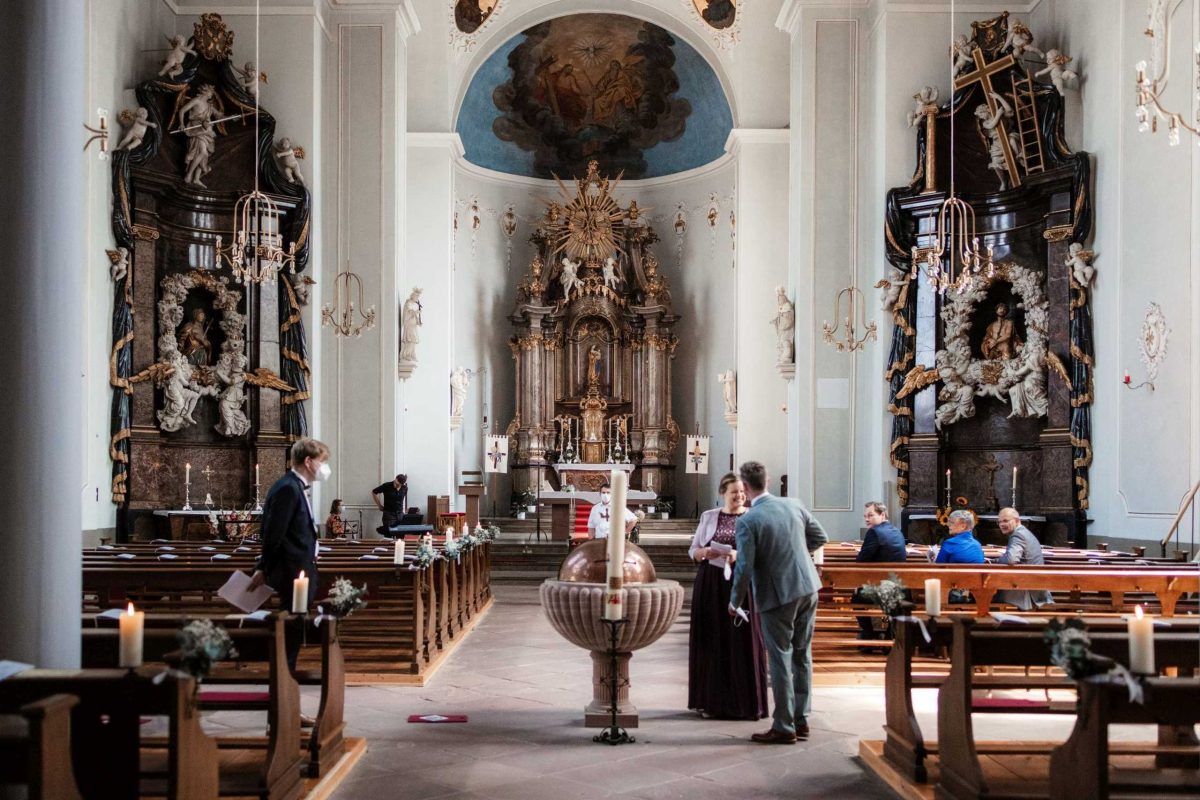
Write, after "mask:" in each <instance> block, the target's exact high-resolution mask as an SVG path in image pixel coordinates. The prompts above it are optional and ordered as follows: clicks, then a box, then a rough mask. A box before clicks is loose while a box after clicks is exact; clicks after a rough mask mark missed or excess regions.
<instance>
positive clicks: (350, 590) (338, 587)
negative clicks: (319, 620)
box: [317, 576, 367, 619]
mask: <svg viewBox="0 0 1200 800" xmlns="http://www.w3.org/2000/svg"><path fill="white" fill-rule="evenodd" d="M366 605H367V585H366V584H365V583H364V584H363V585H362V586H361V587H358V586H355V585H354V584H353V583H351V582H350V581H349V580H347V579H346V578H344V577H341V576H339V577H338V578H337V579H336V580H334V582H333V586H331V587H330V589H329V596H328V597H326V598H325V599H324V600H322V601H321V604H320V605H318V606H317V612H318V613H319V614H320V615H321V616H328V617H334V618H336V619H345V618H346V617H348V616H350V615H351V614H353V613H354V612H355V611H357V610H358V609H360V608H365V607H366Z"/></svg>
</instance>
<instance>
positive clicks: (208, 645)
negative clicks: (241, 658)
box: [162, 619, 238, 688]
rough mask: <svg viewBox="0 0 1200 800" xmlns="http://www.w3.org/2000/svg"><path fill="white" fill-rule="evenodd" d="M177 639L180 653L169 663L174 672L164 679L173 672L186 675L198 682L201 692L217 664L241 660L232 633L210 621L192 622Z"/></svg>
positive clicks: (164, 673)
mask: <svg viewBox="0 0 1200 800" xmlns="http://www.w3.org/2000/svg"><path fill="white" fill-rule="evenodd" d="M175 638H176V639H177V640H178V641H179V649H178V650H176V651H175V652H174V653H172V654H171V656H170V659H169V663H171V665H172V667H173V669H171V670H167V671H166V672H163V673H162V677H165V676H166V675H167V674H168V673H170V672H175V673H176V674H178V673H183V674H186V675H189V676H191V677H192V678H195V679H196V687H197V688H199V686H200V682H201V681H203V680H204V678H205V677H207V676H208V674H209V673H210V672H212V667H213V664H215V663H216V662H218V661H224V660H226V659H233V658H237V657H238V652H237V650H236V649H235V648H234V646H233V640H232V639H230V638H229V633H228V632H227V631H226V630H225V629H224V628H222V627H218V626H217V625H214V624H213V622H212V620H209V619H197V620H192V621H191V622H189V623H188V624H187V625H184V626H183V627H182V628H180V629H179V631H178V632H176V634H175Z"/></svg>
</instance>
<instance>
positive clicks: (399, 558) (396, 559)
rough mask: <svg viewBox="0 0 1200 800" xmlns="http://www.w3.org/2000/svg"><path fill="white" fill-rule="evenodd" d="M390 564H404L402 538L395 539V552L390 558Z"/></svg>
mask: <svg viewBox="0 0 1200 800" xmlns="http://www.w3.org/2000/svg"><path fill="white" fill-rule="evenodd" d="M392 563H395V564H403V563H404V539H402V538H399V537H397V538H396V552H395V554H394V555H393V556H392Z"/></svg>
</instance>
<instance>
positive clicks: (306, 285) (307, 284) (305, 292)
mask: <svg viewBox="0 0 1200 800" xmlns="http://www.w3.org/2000/svg"><path fill="white" fill-rule="evenodd" d="M287 279H288V282H289V283H290V284H291V285H292V291H293V292H295V293H296V302H297V303H299V304H300V305H302V306H306V305H308V296H309V294H310V293H311V292H312V287H313V286H315V285H316V283H317V282H316V281H314V280H313V279H312V278H311V277H310V276H308V275H302V274H300V273H298V272H295V273H289V274H288V276H287Z"/></svg>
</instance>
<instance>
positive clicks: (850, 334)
mask: <svg viewBox="0 0 1200 800" xmlns="http://www.w3.org/2000/svg"><path fill="white" fill-rule="evenodd" d="M842 297H845V298H846V316H845V317H842ZM856 299H857V301H858V304H857V305H855V300H856ZM833 318H834V319H835V320H837V322H835V323H834V324H833V325H830V324H829V322H828V320H827V321H825V323H824V324H822V325H821V330H822V331H824V338H825V341H826V342H828V343H829V344H831V345H833V346H834V347H836V348H837V350H838V352H839V353H842V352H845V351H849V352H851V353H853V352H854V351H855V350H862V349H863V348H864V347H866V344H867V342H868V341H870V342H873V341H875V323H874V322H867V301H866V295H864V294H863V293H862V290H861V289H859V288H858V287H857V286H847V287H846V288H845V289H842V290H841V291H840V292H838V293H837V297H835V298H834V300H833ZM860 319H861V320H862V322H863V323H865V324H866V328H865V330H864V332H863V335H862V338H859V336H858V324H859V322H858V321H859V320H860ZM843 322H845V330H844V331H843V332H842V336H841V338H838V336H837V333H838V329H839V327H841V325H842V323H843Z"/></svg>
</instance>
